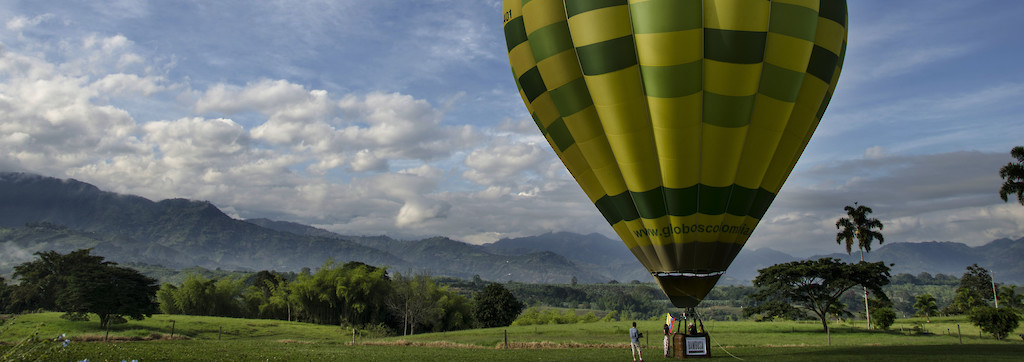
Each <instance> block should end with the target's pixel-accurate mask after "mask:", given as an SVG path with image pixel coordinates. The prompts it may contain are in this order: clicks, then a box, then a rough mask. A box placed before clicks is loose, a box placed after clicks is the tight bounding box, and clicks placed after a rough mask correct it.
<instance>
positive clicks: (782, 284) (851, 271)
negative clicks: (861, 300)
mask: <svg viewBox="0 0 1024 362" xmlns="http://www.w3.org/2000/svg"><path fill="white" fill-rule="evenodd" d="M889 277H890V275H889V267H888V266H886V265H885V263H883V262H877V263H865V262H861V263H856V264H847V263H843V262H840V261H839V260H838V259H834V258H821V259H818V260H804V261H794V262H790V263H784V264H776V265H773V266H770V267H767V268H764V269H761V270H759V271H758V275H757V277H756V278H754V286H755V287H757V288H758V290H757V292H755V293H754V294H752V295H751V296H750V298H751V299H752V300H753V301H754V302H755V303H757V305H756V306H754V307H752V308H746V309H744V311H743V314H744V315H746V316H751V315H754V314H761V316H762V319H766V318H771V317H775V316H779V317H790V318H792V317H793V316H795V315H799V314H801V313H803V312H810V313H812V314H814V315H815V316H817V317H818V319H820V320H821V325H822V327H823V328H825V330H826V331H827V330H828V323H827V318H828V316H829V315H830V314H834V313H836V312H837V311H838V310H839V309H840V308H839V307H840V305H841V302H839V297H840V296H842V295H843V293H845V292H846V291H848V290H850V289H851V288H853V287H855V286H858V285H860V286H863V287H865V288H867V289H869V290H871V291H872V292H873V293H874V294H875V295H876V296H877V297H878V298H879V299H882V300H888V297H886V295H885V293H884V292H883V291H882V287H883V286H885V285H887V284H889Z"/></svg>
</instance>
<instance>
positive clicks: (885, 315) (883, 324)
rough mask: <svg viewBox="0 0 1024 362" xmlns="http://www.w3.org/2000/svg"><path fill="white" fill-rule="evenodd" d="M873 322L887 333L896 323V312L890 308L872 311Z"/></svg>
mask: <svg viewBox="0 0 1024 362" xmlns="http://www.w3.org/2000/svg"><path fill="white" fill-rule="evenodd" d="M871 322H872V323H874V325H875V327H878V328H881V329H882V330H885V331H887V330H889V327H891V326H892V324H893V323H894V322H896V312H895V311H893V310H892V308H889V307H885V308H875V309H874V310H872V311H871Z"/></svg>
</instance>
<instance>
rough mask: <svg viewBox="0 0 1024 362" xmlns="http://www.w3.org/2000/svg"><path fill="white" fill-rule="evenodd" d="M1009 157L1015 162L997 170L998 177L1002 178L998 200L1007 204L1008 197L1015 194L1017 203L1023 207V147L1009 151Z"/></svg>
mask: <svg viewBox="0 0 1024 362" xmlns="http://www.w3.org/2000/svg"><path fill="white" fill-rule="evenodd" d="M1010 156H1012V157H1013V158H1015V159H1017V162H1016V163H1014V162H1009V163H1007V164H1006V166H1003V167H1002V168H1000V169H999V177H1002V178H1003V180H1004V181H1003V186H1002V187H1000V188H999V198H1001V199H1003V201H1004V202H1009V199H1008V198H1007V197H1008V196H1010V195H1012V194H1017V202H1019V203H1020V204H1021V205H1024V146H1017V147H1014V148H1013V149H1012V150H1010Z"/></svg>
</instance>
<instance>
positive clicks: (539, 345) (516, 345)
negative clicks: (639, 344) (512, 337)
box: [494, 342, 629, 349]
mask: <svg viewBox="0 0 1024 362" xmlns="http://www.w3.org/2000/svg"><path fill="white" fill-rule="evenodd" d="M494 348H495V349H505V343H504V342H498V345H497V346H495V347H494ZM576 348H601V349H627V348H629V344H627V343H592V344H587V343H575V342H566V343H554V342H510V343H509V344H508V349H576Z"/></svg>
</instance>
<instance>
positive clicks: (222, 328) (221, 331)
mask: <svg viewBox="0 0 1024 362" xmlns="http://www.w3.org/2000/svg"><path fill="white" fill-rule="evenodd" d="M221 333H224V327H217V340H218V341H219V340H220V335H221Z"/></svg>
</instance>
